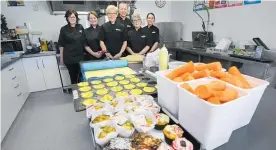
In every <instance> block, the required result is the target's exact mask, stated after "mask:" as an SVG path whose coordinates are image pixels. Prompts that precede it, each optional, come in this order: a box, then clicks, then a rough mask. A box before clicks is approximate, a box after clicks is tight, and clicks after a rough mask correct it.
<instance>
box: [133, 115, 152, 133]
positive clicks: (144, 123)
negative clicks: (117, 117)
mask: <svg viewBox="0 0 276 150" xmlns="http://www.w3.org/2000/svg"><path fill="white" fill-rule="evenodd" d="M130 118H131V121H132V123H133V125H134V127H135V129H136V130H137V131H138V132H143V133H146V132H148V131H150V130H152V129H153V128H154V126H155V124H156V118H155V116H154V115H153V113H152V112H151V111H140V112H134V113H133V114H131V115H130Z"/></svg>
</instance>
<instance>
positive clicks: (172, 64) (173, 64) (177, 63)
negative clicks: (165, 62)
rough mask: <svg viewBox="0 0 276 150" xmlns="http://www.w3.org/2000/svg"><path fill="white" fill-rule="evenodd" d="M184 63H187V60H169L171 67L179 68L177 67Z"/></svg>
mask: <svg viewBox="0 0 276 150" xmlns="http://www.w3.org/2000/svg"><path fill="white" fill-rule="evenodd" d="M184 64H186V62H183V61H173V62H169V69H174V68H177V67H179V66H182V65H184Z"/></svg>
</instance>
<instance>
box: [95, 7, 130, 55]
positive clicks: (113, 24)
mask: <svg viewBox="0 0 276 150" xmlns="http://www.w3.org/2000/svg"><path fill="white" fill-rule="evenodd" d="M106 13H107V16H108V20H109V22H106V23H105V24H103V25H102V26H101V28H100V33H99V40H100V46H101V48H102V50H103V51H105V55H106V57H107V58H109V59H119V58H120V57H121V56H122V54H123V53H124V51H125V50H126V47H127V30H126V28H125V26H124V25H123V24H121V23H119V22H118V21H116V19H117V17H118V8H117V7H115V6H114V5H109V6H108V7H107V8H106Z"/></svg>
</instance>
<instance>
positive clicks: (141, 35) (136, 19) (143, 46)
mask: <svg viewBox="0 0 276 150" xmlns="http://www.w3.org/2000/svg"><path fill="white" fill-rule="evenodd" d="M131 19H132V22H133V25H134V27H135V29H133V30H131V31H129V32H128V40H127V51H128V52H129V54H140V55H143V54H145V53H147V52H148V50H149V49H150V46H149V45H150V43H149V40H148V38H147V36H146V34H145V32H144V31H143V29H142V28H141V17H140V15H139V14H133V15H132V17H131Z"/></svg>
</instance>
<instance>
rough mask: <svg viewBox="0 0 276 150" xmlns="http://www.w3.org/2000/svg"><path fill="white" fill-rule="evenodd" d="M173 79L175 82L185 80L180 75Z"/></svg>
mask: <svg viewBox="0 0 276 150" xmlns="http://www.w3.org/2000/svg"><path fill="white" fill-rule="evenodd" d="M173 81H175V82H183V80H182V79H181V78H180V77H176V78H174V79H173Z"/></svg>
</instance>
